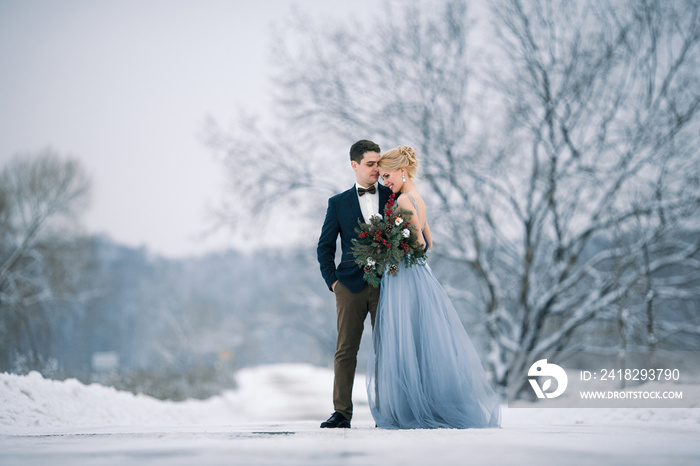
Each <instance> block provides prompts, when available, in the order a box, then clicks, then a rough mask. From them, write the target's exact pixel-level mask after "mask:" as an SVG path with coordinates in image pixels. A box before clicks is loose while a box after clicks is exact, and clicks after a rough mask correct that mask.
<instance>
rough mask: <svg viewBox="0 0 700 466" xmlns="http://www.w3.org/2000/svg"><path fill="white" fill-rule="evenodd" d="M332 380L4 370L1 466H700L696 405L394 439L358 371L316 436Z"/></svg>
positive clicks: (306, 372)
mask: <svg viewBox="0 0 700 466" xmlns="http://www.w3.org/2000/svg"><path fill="white" fill-rule="evenodd" d="M332 378H333V375H332V372H331V371H329V370H327V369H321V368H315V367H313V366H307V365H276V366H261V367H257V368H251V369H246V370H243V371H240V372H239V373H238V374H237V380H238V383H239V388H238V389H237V390H235V391H231V392H226V393H224V394H222V395H221V396H218V397H213V398H211V399H208V400H188V401H186V402H181V403H173V402H163V401H159V400H155V399H153V398H149V397H146V396H143V395H137V396H135V395H132V394H130V393H124V392H118V391H116V390H114V389H113V388H108V387H102V386H99V385H88V386H86V385H83V384H81V383H80V382H78V381H76V380H66V381H54V380H49V379H44V378H42V377H41V376H40V375H39V374H36V373H33V374H29V375H27V376H17V375H13V374H0V466H13V465H22V466H27V465H42V466H43V465H52V466H54V465H55V466H62V465H71V466H73V465H82V464H89V465H128V466H137V465H169V466H170V465H197V466H199V465H205V466H206V465H219V464H221V465H224V464H225V465H324V466H325V465H333V464H339V465H375V464H376V465H430V466H433V465H435V466H441V465H451V464H454V465H490V464H493V465H510V464H513V465H515V464H517V465H538V466H539V465H549V464H565V465H567V466H568V465H596V466H601V465H625V464H635V465H637V464H643V465H664V466H665V465H697V464H700V442H698V440H697V439H698V438H700V409H698V408H687V409H680V408H676V409H650V408H644V409H642V408H627V409H625V408H616V409H585V408H568V409H536V408H532V407H530V408H512V407H511V408H508V407H506V406H504V407H503V408H502V414H503V422H502V424H503V427H502V428H500V429H474V430H452V429H438V430H401V431H388V430H382V429H376V428H375V427H374V422H373V420H372V418H371V415H370V413H369V409H368V407H367V399H366V392H365V390H364V378H363V377H361V376H360V375H358V377H357V379H356V384H355V392H354V399H355V418H354V419H353V428H352V429H349V430H348V429H340V430H335V429H320V428H319V424H320V422H321V421H322V420H324V419H325V418H326V417H328V415H329V414H330V412H331V409H330V399H331V393H330V387H331V386H332ZM691 389H697V387H696V386H693V387H688V386H687V387H685V390H686V391H688V392H689V391H690V390H691Z"/></svg>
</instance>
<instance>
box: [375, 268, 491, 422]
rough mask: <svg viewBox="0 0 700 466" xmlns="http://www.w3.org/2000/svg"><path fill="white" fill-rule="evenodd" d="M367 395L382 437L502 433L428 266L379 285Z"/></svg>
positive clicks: (471, 352)
mask: <svg viewBox="0 0 700 466" xmlns="http://www.w3.org/2000/svg"><path fill="white" fill-rule="evenodd" d="M367 394H368V398H369V406H370V409H371V411H372V416H373V417H374V420H375V422H376V424H377V426H378V427H382V428H385V429H417V428H478V427H498V426H500V414H501V411H500V400H499V397H498V395H496V393H495V392H494V391H493V389H492V388H491V386H490V385H489V383H488V380H487V378H486V374H485V373H484V369H483V367H482V365H481V361H480V359H479V356H478V354H477V352H476V350H475V348H474V345H473V344H472V342H471V340H470V339H469V336H468V335H467V332H466V331H465V330H464V326H463V325H462V322H461V321H460V320H459V317H458V316H457V312H456V311H455V309H454V306H453V305H452V302H451V301H450V299H449V297H448V296H447V294H446V293H445V290H444V289H443V288H442V286H441V285H440V283H438V281H437V279H436V278H435V276H434V275H433V272H432V270H431V269H430V266H429V265H428V264H427V263H425V264H424V265H414V266H413V267H408V268H406V267H405V266H404V265H403V264H400V265H399V270H398V273H397V274H396V275H391V274H389V273H385V274H384V276H383V278H382V284H381V294H380V298H379V308H378V311H377V317H376V321H375V325H374V333H373V345H371V348H370V354H369V359H368V364H367Z"/></svg>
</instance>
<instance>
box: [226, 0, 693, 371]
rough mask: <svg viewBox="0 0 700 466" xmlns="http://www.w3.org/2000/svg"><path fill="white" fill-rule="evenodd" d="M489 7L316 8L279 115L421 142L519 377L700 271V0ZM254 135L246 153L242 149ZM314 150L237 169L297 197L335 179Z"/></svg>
mask: <svg viewBox="0 0 700 466" xmlns="http://www.w3.org/2000/svg"><path fill="white" fill-rule="evenodd" d="M477 6H478V7H480V9H476V10H475V11H476V14H475V15H473V14H471V13H470V10H469V9H468V8H467V3H466V2H465V1H463V0H447V1H444V2H435V3H434V4H431V5H428V6H426V5H424V4H423V5H421V4H415V3H412V4H410V5H409V6H407V7H398V6H392V5H389V6H387V7H386V9H385V12H384V14H383V21H379V22H378V23H377V25H371V26H367V25H361V24H353V25H351V26H337V27H331V28H329V27H327V25H324V27H323V28H321V27H313V26H310V25H309V22H308V21H301V22H299V23H298V24H299V25H300V26H299V27H298V28H296V29H293V34H294V38H295V39H296V40H295V41H293V42H292V44H295V45H293V46H290V47H288V48H284V47H282V48H281V50H282V51H281V52H279V55H278V64H279V67H280V73H279V76H278V81H277V84H278V88H279V91H280V92H279V93H280V95H281V96H282V97H281V99H280V106H279V115H280V116H281V117H282V118H281V120H282V123H284V125H283V127H284V128H285V130H286V131H287V132H288V134H308V133H309V132H311V131H314V132H315V133H316V134H322V135H323V136H324V137H328V138H343V139H345V140H346V141H348V143H350V142H351V141H353V140H354V139H357V138H359V137H371V138H376V139H377V140H379V142H380V144H384V141H388V142H389V145H399V144H411V145H413V146H414V147H416V148H417V150H418V152H419V155H420V156H421V157H422V166H423V173H422V178H423V192H424V194H425V195H426V197H427V198H428V201H429V204H430V207H431V211H432V212H433V215H434V218H433V219H432V222H433V226H434V229H435V233H436V234H435V236H436V238H438V241H439V242H440V243H439V245H438V246H439V254H442V255H444V256H445V257H447V258H449V259H450V261H451V262H452V263H456V264H461V267H462V268H463V270H464V273H469V274H471V275H472V276H474V277H475V278H476V279H477V283H478V287H477V289H475V290H454V289H450V291H451V292H452V294H453V297H455V298H460V299H465V300H467V302H469V303H470V304H469V306H470V308H471V309H472V310H474V311H478V312H480V313H481V314H482V315H483V318H484V321H485V325H486V328H487V331H488V335H489V345H490V350H489V352H488V358H487V361H488V365H489V368H490V370H491V373H492V375H493V376H494V379H495V381H496V382H498V383H499V384H505V383H506V376H507V374H508V373H511V374H513V373H516V374H517V373H522V372H523V371H526V370H527V368H528V367H529V366H530V364H531V363H532V362H533V361H534V360H536V359H537V358H538V357H539V356H538V355H542V354H546V352H551V351H562V350H565V349H566V350H575V349H582V348H584V347H585V345H589V344H590V343H589V340H588V339H587V338H586V335H585V331H584V330H585V329H586V328H590V327H587V326H590V325H592V324H591V323H592V322H593V321H596V320H605V321H612V320H614V319H616V307H615V305H616V303H620V300H621V299H622V298H623V297H625V296H629V295H630V294H635V293H639V292H640V290H643V289H646V290H647V292H648V291H649V290H650V289H652V288H654V287H656V289H659V287H661V288H663V289H664V290H665V291H664V293H667V294H668V295H669V296H680V295H681V294H683V293H684V291H683V288H684V286H686V285H687V284H690V283H697V278H698V273H699V271H700V267H698V260H697V259H698V252H699V250H700V242H698V235H696V234H693V232H697V231H698V225H697V222H696V221H695V218H697V213H698V209H699V207H700V195H699V194H698V192H700V191H699V190H698V189H697V188H698V179H699V175H698V174H699V173H700V151H699V150H698V147H699V145H698V142H700V141H699V140H698V135H700V131H699V130H700V114H699V113H698V111H699V110H700V76H699V75H698V74H697V71H696V70H697V69H698V67H699V65H700V5H699V4H697V2H692V1H673V2H660V1H657V2H654V1H650V2H631V1H630V2H615V3H614V4H611V3H609V2H605V1H602V0H600V1H598V0H590V1H586V2H548V1H533V2H520V1H518V0H507V1H501V2H498V3H497V4H496V5H495V6H494V7H493V8H492V9H491V10H490V11H486V10H485V9H484V8H483V4H479V5H477ZM487 18H488V19H490V20H491V21H492V24H493V31H496V32H495V33H493V32H492V30H491V29H489V28H488V25H487V23H486V21H484V20H485V19H487ZM477 19H481V20H482V21H481V22H479V21H476V20H477ZM489 34H490V35H489ZM221 134H222V133H219V141H222V139H221ZM272 140H274V136H272ZM243 141H245V142H247V143H248V144H247V145H246V143H245V142H241V140H240V139H236V138H232V139H230V140H228V141H227V142H226V143H224V144H222V145H221V146H219V147H226V148H228V157H227V158H226V160H227V163H229V164H233V165H239V164H241V163H242V164H248V163H250V164H252V166H256V165H258V164H257V162H256V160H257V159H255V158H254V156H253V154H261V153H265V154H270V153H271V151H267V152H260V151H259V150H258V149H257V148H256V146H255V144H253V143H252V141H251V140H250V139H245V138H243ZM266 144H267V143H266ZM244 146H245V147H246V149H247V154H248V156H247V157H241V156H240V155H239V154H240V153H241V152H242V151H241V150H232V149H231V148H232V147H234V148H238V147H244ZM266 147H268V146H267V145H266ZM269 147H279V145H278V144H274V143H272V144H270V145H269ZM314 149H316V148H314V147H311V148H309V151H308V152H307V151H303V152H302V153H297V154H296V156H297V157H298V159H297V160H298V162H295V163H293V164H292V165H293V167H299V166H303V165H304V161H306V162H308V165H307V166H308V167H313V169H312V170H311V172H300V171H299V170H292V169H290V171H285V170H281V169H280V168H279V167H277V168H275V167H274V166H264V170H262V173H264V174H267V173H268V171H273V172H276V173H275V175H274V176H276V177H277V178H275V179H274V181H273V182H268V180H266V179H265V175H259V176H254V180H243V179H242V177H241V176H240V175H234V176H233V177H232V180H235V181H236V183H240V182H242V183H243V184H244V185H246V186H247V185H249V184H250V185H254V186H257V188H256V189H257V191H256V192H263V193H269V192H270V191H273V192H274V195H275V196H277V197H276V198H277V199H278V200H279V202H281V203H284V202H286V199H288V198H292V193H299V192H300V188H304V189H305V188H308V187H309V186H306V185H304V186H301V185H300V183H299V179H298V178H297V177H295V176H294V175H295V174H301V175H302V176H301V179H302V180H304V182H308V181H310V180H313V181H314V183H311V185H312V186H315V187H318V186H320V185H321V183H319V184H316V183H315V182H316V181H317V180H321V179H322V178H323V177H322V176H319V171H318V167H319V166H321V167H322V166H323V165H319V164H318V160H321V159H322V158H323V157H322V155H320V154H322V152H321V151H319V150H317V149H316V150H314ZM237 154H238V155H237ZM285 154H286V152H285ZM270 160H274V159H270ZM265 163H268V161H266V162H265ZM273 165H274V164H273ZM258 166H259V165H258ZM285 168H286V165H285ZM250 170H253V169H252V168H251V169H250ZM246 173H248V172H246ZM323 181H325V180H323ZM249 195H253V194H249ZM286 205H291V204H286ZM438 214H439V215H438ZM633 231H634V232H636V233H638V234H634V235H633V234H632V232H633ZM616 234H617V235H618V237H619V238H620V239H621V241H622V242H621V243H620V244H618V245H615V244H614V241H613V240H614V236H615V235H616ZM439 238H442V240H441V241H440V239H439ZM640 263H641V265H640ZM669 270H673V273H669V272H668V271H669ZM663 276H666V277H667V278H665V279H662V278H661V277H663ZM651 277H657V278H658V279H660V280H662V281H664V284H663V285H661V283H659V284H658V286H657V284H655V283H653V282H656V281H657V278H654V279H651ZM671 277H672V278H671ZM649 280H652V282H650V281H649ZM645 283H646V285H645ZM649 287H651V288H649ZM647 294H648V293H647ZM651 303H652V307H651V309H652V311H651V314H653V300H652V301H651ZM649 309H650V308H649V307H648V306H647V310H648V311H649ZM651 314H648V315H651ZM652 325H656V324H652ZM689 326H690V327H692V328H691V329H688V330H692V331H696V330H697V328H698V322H696V321H695V322H692V323H691V324H690V325H689ZM660 327H663V326H661V325H660ZM676 328H677V327H676ZM509 356H513V357H510V358H509ZM522 380H523V382H524V381H525V378H522Z"/></svg>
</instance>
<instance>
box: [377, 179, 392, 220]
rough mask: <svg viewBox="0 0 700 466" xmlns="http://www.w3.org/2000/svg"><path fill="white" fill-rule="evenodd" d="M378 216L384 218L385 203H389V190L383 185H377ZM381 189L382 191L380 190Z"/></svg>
mask: <svg viewBox="0 0 700 466" xmlns="http://www.w3.org/2000/svg"><path fill="white" fill-rule="evenodd" d="M378 186H379V214H380V215H382V216H384V208H385V207H386V203H387V202H389V195H390V194H389V193H390V192H391V189H389V188H387V187H386V186H384V185H383V184H381V183H380V184H379V185H378ZM382 188H383V189H382Z"/></svg>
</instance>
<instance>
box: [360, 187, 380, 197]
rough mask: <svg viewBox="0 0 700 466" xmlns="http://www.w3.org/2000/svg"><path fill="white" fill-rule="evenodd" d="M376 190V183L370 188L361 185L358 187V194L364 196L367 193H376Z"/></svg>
mask: <svg viewBox="0 0 700 466" xmlns="http://www.w3.org/2000/svg"><path fill="white" fill-rule="evenodd" d="M376 192H377V187H376V186H374V185H372V186H370V187H369V188H366V189H365V188H361V187H359V186H358V187H357V195H358V196H364V195H365V193H370V194H374V193H376Z"/></svg>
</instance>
